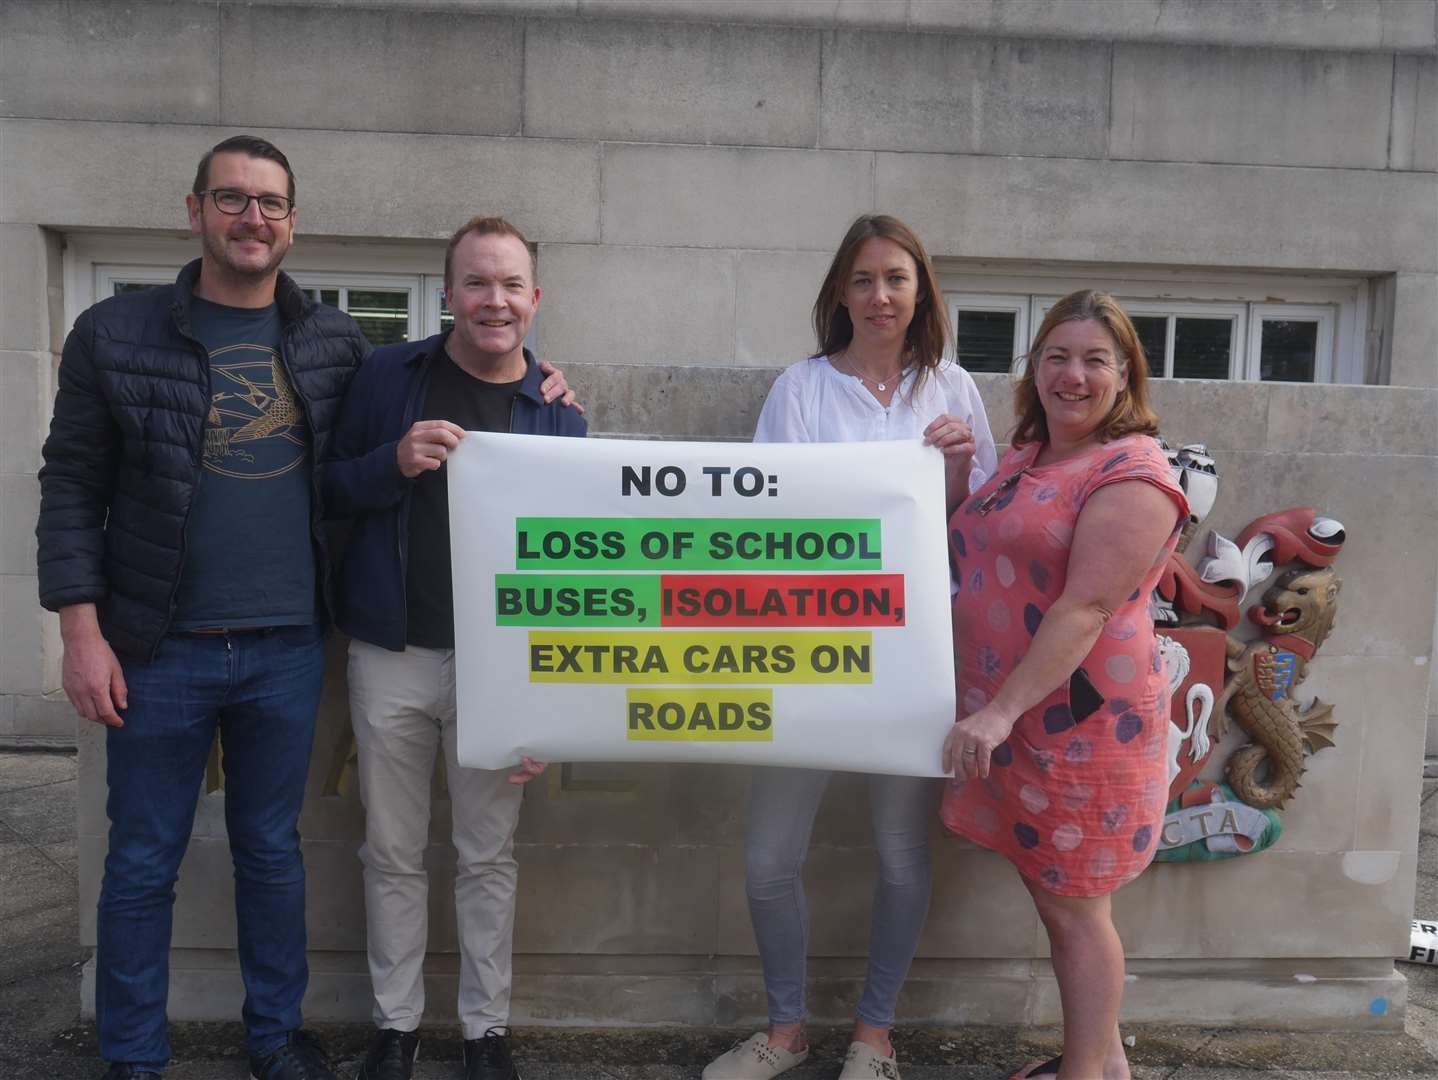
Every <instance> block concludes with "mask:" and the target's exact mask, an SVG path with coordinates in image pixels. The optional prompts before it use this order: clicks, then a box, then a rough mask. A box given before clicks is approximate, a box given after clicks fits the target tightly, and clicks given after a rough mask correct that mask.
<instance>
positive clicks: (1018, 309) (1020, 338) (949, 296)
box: [944, 292, 1029, 370]
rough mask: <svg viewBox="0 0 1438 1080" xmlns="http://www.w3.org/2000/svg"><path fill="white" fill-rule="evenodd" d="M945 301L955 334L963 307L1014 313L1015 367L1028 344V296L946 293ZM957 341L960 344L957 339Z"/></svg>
mask: <svg viewBox="0 0 1438 1080" xmlns="http://www.w3.org/2000/svg"><path fill="white" fill-rule="evenodd" d="M944 300H945V302H946V304H947V306H948V310H949V325H950V326H951V327H952V328H953V330H954V333H955V335H957V334H958V330H959V312H960V311H961V310H962V311H998V312H1002V313H1005V314H1012V315H1013V316H1014V340H1013V346H1012V348H1011V349H1010V350H1009V368H1010V370H1012V369H1013V366H1014V360H1015V359H1016V358H1017V357H1018V356H1019V355H1020V354H1021V353H1023V352H1024V351H1026V350H1027V349H1028V347H1029V298H1028V297H1027V296H1025V295H1023V294H1022V293H978V292H958V293H946V294H945V295H944ZM955 344H956V345H957V341H956V342H955ZM954 355H955V354H954V351H953V350H951V351H950V354H949V359H950V360H952V359H954ZM961 362H962V361H961Z"/></svg>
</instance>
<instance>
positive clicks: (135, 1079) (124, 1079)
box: [101, 1065, 160, 1080]
mask: <svg viewBox="0 0 1438 1080" xmlns="http://www.w3.org/2000/svg"><path fill="white" fill-rule="evenodd" d="M147 1076H149V1077H153V1078H154V1080H160V1074H159V1073H157V1072H155V1070H154V1069H142V1068H140V1067H139V1066H138V1065H111V1066H110V1067H109V1068H108V1069H106V1070H105V1075H104V1077H102V1078H101V1080H144V1078H145V1077H147Z"/></svg>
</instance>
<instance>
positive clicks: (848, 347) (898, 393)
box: [704, 214, 997, 1080]
mask: <svg viewBox="0 0 1438 1080" xmlns="http://www.w3.org/2000/svg"><path fill="white" fill-rule="evenodd" d="M814 333H815V335H816V337H817V339H818V345H819V348H818V351H817V352H816V353H815V354H814V355H813V356H812V357H810V358H809V359H807V360H802V361H800V362H799V363H797V364H795V365H793V366H792V367H790V368H787V369H785V371H784V372H783V373H782V374H781V375H780V376H779V378H778V379H777V380H775V382H774V385H773V387H772V388H771V389H770V391H769V397H768V399H767V400H766V401H765V402H764V410H763V412H762V413H761V414H760V417H759V427H758V430H757V431H756V432H755V434H754V441H755V442H865V441H877V440H883V439H916V438H920V437H922V438H923V439H924V441H925V442H927V443H930V444H932V445H934V446H936V447H938V448H939V449H940V450H941V451H942V452H943V454H944V463H945V471H944V476H945V489H946V490H945V498H946V502H947V510H948V511H949V512H950V513H952V512H953V510H954V508H955V507H956V506H958V504H959V503H960V502H961V501H962V500H963V499H964V497H965V496H966V495H967V494H968V492H969V491H970V489H971V488H973V489H976V488H977V487H978V486H979V485H980V484H982V483H983V482H984V480H985V478H986V477H987V476H989V475H990V474H992V472H993V470H994V466H995V464H996V461H997V458H996V456H995V453H994V440H993V436H992V435H991V434H990V433H989V424H988V420H987V418H986V417H985V415H984V407H983V403H982V402H981V401H980V399H979V393H978V389H977V388H976V387H975V386H974V381H973V379H971V378H970V377H969V375H968V373H967V372H966V371H964V370H963V368H961V367H959V366H958V364H956V363H953V362H951V361H948V360H945V359H944V355H943V354H944V345H945V342H946V341H948V340H949V337H950V331H949V324H948V317H947V315H946V313H945V310H944V303H943V296H942V294H941V293H940V292H939V288H938V283H937V281H935V278H934V269H933V266H932V265H931V264H930V262H929V257H928V255H927V254H926V253H925V251H924V247H923V245H922V244H921V243H920V242H919V238H918V237H917V236H915V235H914V233H913V231H912V230H911V229H910V228H909V227H908V226H906V225H905V224H904V223H903V222H901V221H899V220H897V219H896V218H892V217H889V216H887V215H883V214H879V215H866V216H864V217H861V218H859V219H858V220H857V221H855V222H854V224H853V225H852V226H850V228H849V231H848V233H847V234H846V235H845V237H844V241H843V243H842V244H841V245H840V246H839V250H838V252H837V253H836V254H835V256H834V261H833V263H832V264H831V265H830V267H829V273H828V275H827V276H826V277H825V279H824V284H823V286H822V287H821V288H820V290H819V298H818V300H817V301H815V303H814ZM828 782H829V773H828V772H826V771H821V770H814V769H792V768H761V769H756V770H754V779H753V785H752V788H751V791H750V798H749V825H748V832H747V835H746V839H745V855H746V863H747V874H746V882H745V885H746V891H747V893H748V897H749V913H750V918H751V919H752V920H753V924H754V936H755V939H756V940H757V942H758V945H759V956H760V960H761V962H762V963H763V967H764V988H765V991H766V993H767V995H768V1001H769V1027H768V1030H767V1031H761V1032H758V1033H757V1034H755V1035H753V1036H752V1037H751V1038H750V1039H748V1040H747V1041H746V1042H742V1043H739V1044H738V1045H736V1046H734V1047H733V1048H732V1049H730V1050H729V1051H728V1052H726V1053H725V1054H723V1055H721V1056H720V1057H719V1058H717V1059H716V1060H715V1061H713V1062H711V1063H710V1065H709V1066H708V1067H707V1068H706V1069H705V1070H704V1078H705V1080H765V1078H768V1077H772V1076H777V1075H778V1074H779V1073H781V1072H784V1071H785V1070H786V1069H789V1068H792V1067H793V1066H795V1065H797V1064H799V1063H800V1062H801V1061H803V1060H804V1059H805V1058H806V1057H807V1056H808V1054H809V1050H808V1041H807V1038H806V1036H805V1032H804V1015H805V1010H804V980H805V959H806V956H805V954H806V952H807V947H808V938H809V917H808V909H807V906H806V903H805V898H804V889H803V883H802V881H801V880H800V875H801V872H802V870H803V866H804V856H805V854H806V853H807V851H808V848H809V836H810V833H811V831H812V829H813V825H814V815H815V813H816V811H817V810H818V807H819V800H820V798H821V797H822V796H823V794H824V788H825V787H826V786H827V785H828ZM938 795H939V789H938V784H937V781H934V780H930V779H925V778H922V777H911V776H878V775H871V776H870V777H869V807H870V816H871V821H872V825H873V833H874V846H875V848H876V849H877V851H878V855H879V880H878V883H877V886H876V888H875V891H874V901H873V913H872V926H871V930H870V936H869V967H868V975H867V978H866V979H865V983H864V993H863V996H862V998H861V999H860V1001H859V1006H858V1010H857V1016H856V1019H855V1022H854V1033H853V1037H852V1042H851V1043H850V1046H849V1053H848V1057H847V1058H846V1060H845V1064H844V1071H843V1072H842V1073H841V1074H840V1080H853V1078H857V1077H864V1078H872V1077H878V1076H883V1077H890V1078H893V1080H897V1078H898V1075H899V1074H898V1068H897V1065H896V1063H895V1061H894V1049H893V1046H892V1045H891V1044H890V1042H889V1029H890V1027H891V1026H892V1025H893V1022H894V1009H895V1003H896V1001H897V999H898V995H899V990H900V988H901V987H902V986H903V983H904V977H905V975H907V973H908V970H909V964H910V962H911V961H912V960H913V957H914V949H915V948H916V947H917V945H918V939H919V931H920V930H921V929H922V928H923V923H924V916H925V915H926V914H927V912H928V906H929V847H928V831H929V822H930V820H931V819H932V817H933V816H934V812H935V807H936V804H937V799H938ZM858 873H860V870H859V869H858V868H857V867H856V868H855V874H856V876H857V874H858Z"/></svg>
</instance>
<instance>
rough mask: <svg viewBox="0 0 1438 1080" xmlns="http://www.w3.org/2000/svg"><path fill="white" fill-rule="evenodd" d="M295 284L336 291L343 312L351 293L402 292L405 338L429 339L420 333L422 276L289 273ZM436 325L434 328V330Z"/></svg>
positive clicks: (361, 273) (308, 287) (411, 339)
mask: <svg viewBox="0 0 1438 1080" xmlns="http://www.w3.org/2000/svg"><path fill="white" fill-rule="evenodd" d="M290 277H292V278H294V280H295V284H296V285H298V286H299V287H300V288H302V289H338V290H339V294H340V297H339V300H340V302H339V307H340V309H341V310H342V311H344V310H348V308H349V293H350V290H351V289H353V290H356V291H362V290H368V289H374V290H383V291H386V292H403V293H405V294H406V295H408V297H409V303H408V305H407V306H408V309H409V310H408V314H407V318H406V320H405V336H406V337H407V338H408V339H409V340H410V341H418V340H420V339H421V338H424V337H428V336H429V335H428V334H427V333H423V332H422V330H423V328H424V326H425V322H424V316H423V306H424V305H423V301H422V299H421V296H420V293H421V292H422V291H423V289H424V275H422V274H421V275H413V274H406V275H399V274H383V273H377V274H371V273H366V272H364V271H357V272H355V271H352V272H349V273H336V272H331V271H325V270H295V271H293V272H290ZM437 331H438V325H437V324H436V330H435V331H433V332H437Z"/></svg>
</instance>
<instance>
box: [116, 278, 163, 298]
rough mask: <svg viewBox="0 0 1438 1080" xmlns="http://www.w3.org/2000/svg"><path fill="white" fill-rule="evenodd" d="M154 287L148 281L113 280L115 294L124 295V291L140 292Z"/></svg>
mask: <svg viewBox="0 0 1438 1080" xmlns="http://www.w3.org/2000/svg"><path fill="white" fill-rule="evenodd" d="M154 287H155V286H154V285H152V284H150V283H149V282H148V281H117V282H115V295H116V296H124V295H125V294H126V293H132V292H140V291H142V290H144V289H153V288H154Z"/></svg>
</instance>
